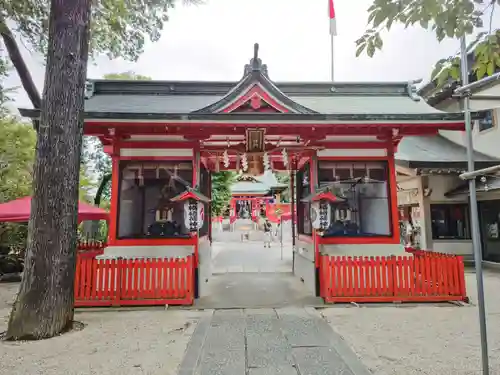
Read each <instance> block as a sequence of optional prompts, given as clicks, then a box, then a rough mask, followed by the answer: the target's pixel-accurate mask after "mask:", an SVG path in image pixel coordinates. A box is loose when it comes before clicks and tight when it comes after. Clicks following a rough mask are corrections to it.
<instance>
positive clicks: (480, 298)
mask: <svg viewBox="0 0 500 375" xmlns="http://www.w3.org/2000/svg"><path fill="white" fill-rule="evenodd" d="M460 58H461V69H462V85H463V86H466V85H468V84H469V68H468V66H467V46H466V42H465V36H463V37H462V38H461V39H460ZM463 103H464V117H465V132H466V138H467V144H466V146H467V169H468V172H473V171H474V148H473V144H472V123H471V114H470V99H469V96H468V95H466V96H465V97H464V99H463ZM469 194H470V216H471V224H472V246H473V248H474V264H475V266H476V280H477V302H478V303H477V305H478V312H479V332H480V335H481V359H482V367H483V375H489V373H490V370H489V363H488V362H489V359H488V339H487V334H486V311H485V307H484V286H483V264H482V260H483V257H482V250H481V235H480V232H479V213H478V209H477V194H476V179H475V178H472V179H470V180H469Z"/></svg>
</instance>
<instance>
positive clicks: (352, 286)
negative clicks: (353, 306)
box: [320, 255, 467, 302]
mask: <svg viewBox="0 0 500 375" xmlns="http://www.w3.org/2000/svg"><path fill="white" fill-rule="evenodd" d="M320 277H321V279H320V293H321V297H323V298H324V299H325V301H326V302H445V301H467V294H466V289H465V274H464V263H463V259H462V257H459V256H450V255H445V256H438V255H436V256H422V257H420V256H417V257H407V256H403V257H402V256H398V257H395V256H393V257H345V256H342V257H339V256H337V257H335V256H328V255H321V259H320Z"/></svg>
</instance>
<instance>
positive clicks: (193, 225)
mask: <svg viewBox="0 0 500 375" xmlns="http://www.w3.org/2000/svg"><path fill="white" fill-rule="evenodd" d="M171 201H172V202H184V225H185V227H186V229H188V230H189V231H190V232H196V231H197V230H198V229H201V227H202V226H203V223H204V221H205V203H207V204H208V203H209V202H210V199H209V198H207V197H206V196H204V195H203V194H201V193H200V192H199V191H197V190H195V189H192V188H190V189H188V190H186V191H185V192H183V193H181V194H179V195H177V196H175V197H173V198H172V199H171Z"/></svg>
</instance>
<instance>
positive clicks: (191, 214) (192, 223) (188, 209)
mask: <svg viewBox="0 0 500 375" xmlns="http://www.w3.org/2000/svg"><path fill="white" fill-rule="evenodd" d="M200 206H202V207H203V203H201V202H199V201H195V200H194V199H189V200H188V201H186V203H184V225H185V227H186V229H187V230H189V231H190V232H196V231H197V230H198V229H200V228H201V226H203V220H201V225H200V217H202V218H203V219H204V218H205V210H204V208H203V209H201V210H200Z"/></svg>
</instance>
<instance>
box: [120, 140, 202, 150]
mask: <svg viewBox="0 0 500 375" xmlns="http://www.w3.org/2000/svg"><path fill="white" fill-rule="evenodd" d="M198 145H199V143H198V142H192V141H191V142H188V141H186V142H183V141H122V142H120V147H121V148H146V149H151V148H174V149H175V148H195V147H198Z"/></svg>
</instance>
